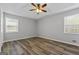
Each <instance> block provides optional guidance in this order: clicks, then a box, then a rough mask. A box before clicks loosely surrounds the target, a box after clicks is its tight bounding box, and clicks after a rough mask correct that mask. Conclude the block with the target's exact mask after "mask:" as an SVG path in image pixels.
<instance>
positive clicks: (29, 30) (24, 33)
mask: <svg viewBox="0 0 79 59" xmlns="http://www.w3.org/2000/svg"><path fill="white" fill-rule="evenodd" d="M4 16H7V17H12V18H15V19H18V20H19V27H18V29H19V32H15V33H6V32H5V34H4V41H12V40H17V39H23V38H29V37H35V36H36V22H35V21H34V20H32V19H31V20H30V19H28V18H24V17H20V16H15V15H11V14H7V13H4ZM4 20H5V18H4Z"/></svg>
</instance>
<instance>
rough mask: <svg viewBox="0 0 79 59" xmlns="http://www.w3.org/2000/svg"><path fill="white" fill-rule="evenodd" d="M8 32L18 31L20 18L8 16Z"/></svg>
mask: <svg viewBox="0 0 79 59" xmlns="http://www.w3.org/2000/svg"><path fill="white" fill-rule="evenodd" d="M6 32H18V20H17V19H13V18H9V17H6Z"/></svg>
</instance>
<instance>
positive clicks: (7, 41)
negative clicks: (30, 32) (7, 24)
mask: <svg viewBox="0 0 79 59" xmlns="http://www.w3.org/2000/svg"><path fill="white" fill-rule="evenodd" d="M32 37H36V36H28V37H23V38H18V39H10V40H5V41H3V42H10V41H16V40H22V39H27V38H32Z"/></svg>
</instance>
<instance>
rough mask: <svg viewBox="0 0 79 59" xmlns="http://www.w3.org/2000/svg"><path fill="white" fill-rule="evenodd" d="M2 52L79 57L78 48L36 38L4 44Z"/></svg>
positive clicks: (8, 53) (7, 53)
mask: <svg viewBox="0 0 79 59" xmlns="http://www.w3.org/2000/svg"><path fill="white" fill-rule="evenodd" d="M2 52H4V53H5V54H6V55H76V54H77V55H79V47H78V46H73V45H69V44H65V43H60V42H56V41H53V40H48V39H44V38H38V37H36V38H29V39H23V40H17V41H12V42H6V43H4V44H3V47H2Z"/></svg>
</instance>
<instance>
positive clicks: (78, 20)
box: [64, 14, 79, 34]
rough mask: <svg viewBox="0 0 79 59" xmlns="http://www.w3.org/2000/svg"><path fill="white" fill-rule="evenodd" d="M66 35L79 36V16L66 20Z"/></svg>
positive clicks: (68, 17)
mask: <svg viewBox="0 0 79 59" xmlns="http://www.w3.org/2000/svg"><path fill="white" fill-rule="evenodd" d="M64 33H73V34H76V33H78V34H79V14H75V15H71V16H67V17H65V18H64Z"/></svg>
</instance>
